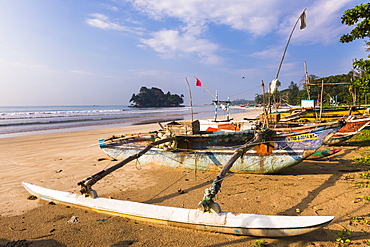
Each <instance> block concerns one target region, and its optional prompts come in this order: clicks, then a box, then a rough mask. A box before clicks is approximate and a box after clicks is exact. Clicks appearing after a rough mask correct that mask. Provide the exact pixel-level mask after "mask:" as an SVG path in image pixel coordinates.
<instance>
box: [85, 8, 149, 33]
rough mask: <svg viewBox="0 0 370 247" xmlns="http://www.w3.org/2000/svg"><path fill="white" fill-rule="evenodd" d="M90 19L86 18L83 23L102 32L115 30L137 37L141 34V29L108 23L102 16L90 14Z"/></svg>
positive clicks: (105, 17) (104, 16) (107, 19)
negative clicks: (133, 34) (102, 30)
mask: <svg viewBox="0 0 370 247" xmlns="http://www.w3.org/2000/svg"><path fill="white" fill-rule="evenodd" d="M91 17H92V18H87V19H86V20H85V22H86V23H87V24H88V25H90V26H92V27H96V28H100V29H104V30H115V31H120V32H128V33H135V34H137V35H142V34H143V30H144V29H143V28H138V27H128V26H124V25H122V24H120V23H114V22H111V21H109V17H107V16H106V15H103V14H99V13H95V14H91Z"/></svg>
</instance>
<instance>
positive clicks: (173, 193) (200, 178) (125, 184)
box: [0, 112, 370, 247]
mask: <svg viewBox="0 0 370 247" xmlns="http://www.w3.org/2000/svg"><path fill="white" fill-rule="evenodd" d="M252 115H253V116H255V115H258V114H256V113H255V112H254V113H252ZM240 116H241V114H239V115H238V117H240ZM245 117H247V116H245ZM157 129H159V126H158V124H148V125H136V126H127V127H119V128H105V129H97V130H86V131H77V132H69V133H53V134H43V135H31V136H23V137H14V138H4V139H0V150H1V151H0V166H1V171H0V199H1V200H0V208H1V211H0V215H1V217H0V246H76V247H77V246H212V247H219V246H256V241H257V240H260V241H265V246H341V243H340V242H338V241H336V239H337V238H338V237H340V236H339V235H338V233H340V232H341V231H342V232H343V230H344V229H348V230H350V232H349V233H350V234H347V235H345V236H344V237H342V240H345V239H350V241H351V245H353V246H370V242H369V241H370V240H369V239H370V223H369V222H370V201H369V200H368V199H367V198H368V196H369V188H368V187H366V186H363V185H366V182H368V181H369V179H368V178H366V176H364V175H361V174H366V171H368V170H369V169H370V168H369V166H367V165H359V164H356V163H355V162H354V160H353V159H354V157H362V156H365V155H368V154H369V153H370V148H369V147H367V146H363V145H361V143H358V142H347V143H344V144H343V145H342V146H340V148H341V149H342V151H340V152H339V153H338V154H336V155H334V156H331V157H329V158H326V159H324V160H314V161H305V162H302V163H301V164H299V165H297V166H295V167H293V168H290V169H288V170H285V171H284V172H282V173H280V174H274V175H255V174H236V175H234V176H231V177H229V178H228V179H227V180H225V181H224V183H223V187H222V191H221V192H220V193H219V194H218V195H217V197H216V201H217V202H218V203H220V205H221V208H222V210H223V211H231V212H239V213H257V214H269V215H332V216H335V219H334V221H333V222H332V223H331V224H330V225H329V226H328V227H325V228H323V229H320V230H317V231H315V232H312V233H309V234H306V235H302V236H297V237H290V238H280V239H279V238H255V237H247V236H236V235H227V234H219V233H213V232H204V231H197V230H192V229H183V228H176V227H169V226H163V225H155V224H149V223H143V222H140V221H136V220H130V219H126V218H124V217H118V216H112V215H107V214H103V213H98V212H93V211H89V210H86V209H81V208H75V207H69V206H65V205H58V204H53V203H48V202H45V201H41V200H39V199H37V200H31V199H30V198H29V196H30V195H29V193H28V192H27V191H26V190H25V189H24V188H23V187H22V185H21V182H23V181H25V182H30V183H34V184H37V185H41V186H44V187H47V188H52V189H57V190H63V191H70V192H76V193H77V192H78V191H79V187H78V186H77V182H79V181H80V180H82V179H84V178H86V177H88V176H90V175H91V174H94V173H96V172H98V171H100V170H102V169H104V168H106V167H108V166H111V165H113V164H115V163H116V162H115V161H111V160H109V159H107V157H106V156H105V154H104V153H103V152H102V151H101V150H100V149H99V146H98V145H97V140H98V139H99V138H104V137H109V136H111V135H114V134H124V133H135V132H147V131H152V130H157ZM215 176H216V173H212V172H202V171H192V170H183V169H174V168H168V167H161V166H156V165H150V166H141V165H140V163H137V162H131V163H130V164H128V165H126V166H125V167H123V168H122V169H120V170H117V171H116V172H114V173H113V174H111V175H109V176H107V177H106V178H105V179H104V180H102V181H100V182H99V183H97V184H96V185H95V186H94V188H95V189H96V190H97V191H98V193H99V196H103V197H111V198H115V199H122V200H131V201H137V202H145V203H152V204H158V205H167V206H174V207H185V208H196V205H197V204H198V202H199V201H200V200H201V199H202V196H203V192H204V189H205V188H207V187H209V185H210V181H212V180H213V179H214V178H215ZM368 176H369V175H368ZM367 185H368V184H367ZM179 190H181V191H184V192H185V193H178V191H179ZM73 216H74V217H77V222H76V223H67V222H68V221H69V220H70V219H71V218H72V217H73ZM262 246H263V245H262ZM343 246H346V245H345V244H344V245H343Z"/></svg>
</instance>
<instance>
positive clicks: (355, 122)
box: [324, 116, 370, 145]
mask: <svg viewBox="0 0 370 247" xmlns="http://www.w3.org/2000/svg"><path fill="white" fill-rule="evenodd" d="M345 123H346V124H345V125H344V126H343V127H342V128H340V129H339V130H338V131H337V132H335V134H334V135H332V136H331V137H330V138H329V139H328V140H327V141H326V142H325V143H324V144H326V145H336V144H339V143H342V142H344V141H347V140H349V139H350V138H352V137H353V136H354V135H356V134H357V133H359V132H360V131H361V130H363V129H364V128H365V127H366V126H368V125H369V123H370V118H358V119H355V117H353V116H352V117H350V118H349V119H346V120H345Z"/></svg>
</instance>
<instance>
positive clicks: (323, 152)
mask: <svg viewBox="0 0 370 247" xmlns="http://www.w3.org/2000/svg"><path fill="white" fill-rule="evenodd" d="M341 150H342V149H340V148H334V149H328V150H317V151H315V152H314V153H313V154H311V155H310V156H308V157H307V158H306V160H318V159H322V158H327V157H329V156H331V155H333V154H336V153H338V152H340V151H341Z"/></svg>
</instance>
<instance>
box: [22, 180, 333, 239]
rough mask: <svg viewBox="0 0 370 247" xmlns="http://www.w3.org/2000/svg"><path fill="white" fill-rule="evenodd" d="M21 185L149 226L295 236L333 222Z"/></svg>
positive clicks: (42, 195)
mask: <svg viewBox="0 0 370 247" xmlns="http://www.w3.org/2000/svg"><path fill="white" fill-rule="evenodd" d="M22 185H23V186H24V187H25V188H26V189H27V191H29V193H31V194H32V195H35V196H38V197H39V198H41V199H43V200H46V201H52V202H55V203H63V204H67V205H73V206H79V207H85V208H89V209H92V210H95V211H98V212H102V213H109V214H115V215H119V216H124V217H127V218H132V219H135V220H141V221H146V222H150V223H160V224H165V225H169V226H177V227H186V228H192V229H197V230H206V231H213V232H220V233H229V234H235V235H249V236H258V237H289V236H297V235H301V234H305V233H308V232H311V231H314V230H316V229H319V228H322V227H324V226H326V225H328V224H329V223H330V222H331V221H332V220H333V219H334V217H333V216H280V215H260V214H243V213H229V212H220V213H218V214H216V213H204V212H201V211H199V210H197V209H186V208H176V207H167V206H160V205H151V204H145V203H139V202H131V201H121V200H114V199H108V198H103V197H97V198H91V197H86V196H85V195H78V194H74V193H70V192H64V191H58V190H53V189H47V188H44V187H40V186H37V185H34V184H30V183H25V182H23V183H22Z"/></svg>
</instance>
